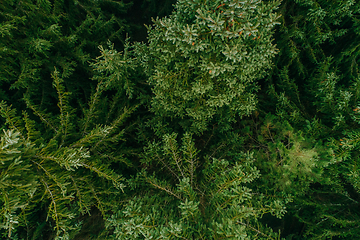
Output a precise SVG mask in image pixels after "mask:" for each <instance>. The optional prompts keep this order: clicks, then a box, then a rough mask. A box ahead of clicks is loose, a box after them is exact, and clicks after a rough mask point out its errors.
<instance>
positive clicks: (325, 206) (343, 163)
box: [259, 0, 360, 239]
mask: <svg viewBox="0 0 360 240" xmlns="http://www.w3.org/2000/svg"><path fill="white" fill-rule="evenodd" d="M359 11H360V5H359V3H358V2H356V1H351V0H350V1H331V2H329V1H328V2H324V1H317V0H306V1H305V0H304V1H283V3H282V5H281V7H280V13H281V15H282V18H281V19H280V20H281V22H282V24H281V25H280V26H279V31H278V34H277V35H276V43H277V46H278V47H279V55H278V56H277V58H276V67H275V68H274V69H273V72H272V74H270V75H269V78H268V79H269V81H268V82H267V83H268V84H269V85H268V86H269V87H268V88H267V90H266V91H267V94H263V95H262V96H263V98H262V101H260V102H261V104H260V105H259V107H260V109H262V110H263V111H269V110H271V111H272V113H273V114H276V115H277V116H278V117H280V118H282V119H284V120H285V119H286V121H288V122H289V124H290V125H291V126H292V127H293V128H294V129H296V130H297V131H299V130H300V131H302V135H303V136H304V137H305V139H306V142H308V143H311V142H313V143H316V145H317V146H318V147H320V148H324V149H326V148H327V149H328V151H330V152H331V151H332V152H333V153H332V157H326V156H322V160H323V161H324V164H325V165H323V166H324V168H323V170H322V175H321V177H320V178H317V179H313V181H311V182H312V184H311V185H310V188H309V189H308V190H306V189H304V191H303V194H302V196H300V195H299V196H298V197H297V198H295V199H294V204H293V205H292V206H291V207H290V208H289V209H290V210H291V211H290V212H291V213H292V214H293V216H296V217H297V218H298V219H299V220H300V221H301V222H302V223H303V224H304V227H303V228H302V229H303V230H302V231H299V232H296V231H291V230H290V231H289V232H288V233H291V234H292V236H294V237H295V236H298V237H299V239H301V238H302V237H303V238H309V239H332V238H334V237H344V238H345V239H354V238H356V237H358V236H359V229H358V225H357V222H358V221H359V219H358V216H359V211H358V202H359V188H358V187H357V182H358V178H357V176H358V175H357V172H358V169H357V167H356V166H357V165H358V160H357V155H358V150H357V140H356V139H357V136H358V122H357V111H358V106H359V104H358V90H357V89H358V85H359V68H358V55H359V54H358V43H357V42H358V38H359V31H358V30H359V29H358V22H359V18H358V13H359ZM264 92H265V91H264ZM327 156H329V155H327ZM326 162H327V163H326ZM300 236H301V237H300Z"/></svg>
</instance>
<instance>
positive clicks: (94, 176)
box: [0, 59, 134, 239]
mask: <svg viewBox="0 0 360 240" xmlns="http://www.w3.org/2000/svg"><path fill="white" fill-rule="evenodd" d="M105 61H106V59H99V60H98V61H97V64H98V65H96V64H95V67H94V70H97V71H99V72H100V73H101V72H102V69H101V68H100V67H99V66H103V65H104V64H105ZM60 75H61V73H59V72H58V71H57V70H56V69H55V71H54V73H53V75H52V77H53V86H54V88H55V89H56V92H57V93H58V108H59V113H58V114H57V115H55V116H51V115H49V114H47V113H46V112H44V111H41V110H40V109H39V107H38V106H36V105H33V104H32V103H31V101H30V100H29V99H27V101H26V103H27V105H28V107H29V108H30V109H32V111H31V113H32V114H35V115H37V116H38V117H39V120H40V121H41V122H42V128H43V129H46V132H47V134H45V135H42V136H41V135H40V133H39V131H38V130H37V125H38V126H40V127H41V125H39V123H38V124H36V123H35V122H34V120H32V119H31V118H30V117H29V114H28V113H27V112H26V111H24V112H23V116H24V118H23V119H21V118H19V117H17V116H16V110H15V109H12V108H11V107H9V106H8V105H6V103H5V102H4V101H3V102H1V104H0V112H1V115H2V116H3V117H4V119H6V124H7V126H8V127H9V128H10V129H11V130H6V131H5V130H4V134H3V136H2V138H1V146H2V148H1V149H2V150H1V151H2V152H1V156H2V157H1V161H2V162H1V163H2V164H1V171H0V172H1V176H2V184H1V191H2V196H3V198H2V200H1V201H2V204H1V205H2V208H1V222H2V223H1V224H2V228H4V229H6V230H7V235H8V237H9V238H10V237H11V236H13V234H12V232H14V231H15V230H16V229H19V226H20V227H24V229H27V230H26V231H24V232H19V236H21V237H24V236H26V235H27V236H31V235H33V236H35V235H36V234H37V230H36V229H35V226H34V225H33V224H34V223H31V222H29V219H30V218H32V217H33V215H34V214H37V211H39V208H40V207H41V206H46V210H45V211H46V214H47V217H46V219H51V221H50V225H52V226H53V228H54V230H55V234H56V238H58V239H69V238H70V237H71V236H73V235H74V234H75V233H76V232H77V231H79V230H80V226H81V224H80V222H79V221H78V220H77V218H78V217H79V215H80V214H87V213H90V209H91V208H92V207H93V206H95V205H96V206H97V208H98V209H99V210H100V211H101V213H102V215H103V216H105V214H106V213H107V212H108V211H109V210H111V206H112V205H111V204H112V203H113V201H114V200H115V196H117V195H119V194H120V193H121V192H122V191H123V188H124V186H125V185H124V182H123V180H124V179H123V177H121V175H119V174H118V173H116V172H114V170H113V169H112V168H111V164H113V163H122V164H125V165H129V166H130V165H131V163H130V162H129V161H128V160H127V159H126V158H125V157H124V154H123V151H124V150H123V149H122V148H121V147H120V144H121V142H122V140H123V136H124V134H125V132H126V130H125V129H123V128H122V129H121V126H122V124H123V123H124V121H125V119H126V118H128V117H129V115H130V113H131V112H132V111H134V107H130V108H126V102H125V103H124V102H122V101H121V99H119V97H114V98H113V100H111V101H109V100H107V99H106V98H103V96H104V93H106V90H108V89H109V88H111V87H113V86H114V85H115V83H112V84H111V83H108V84H107V87H106V88H103V87H102V86H103V85H104V82H99V83H98V87H97V89H96V92H95V93H94V94H93V97H91V101H90V102H89V106H88V108H86V110H85V111H84V112H83V115H82V117H81V118H80V119H79V117H77V116H75V112H76V109H73V108H71V107H70V105H69V97H70V95H71V94H70V93H69V92H66V88H65V86H64V82H63V80H62V79H61V78H59V76H60ZM104 79H105V77H104V78H103V80H104ZM110 80H111V79H110ZM110 80H107V81H108V82H111V81H110ZM116 81H117V82H119V79H117V80H116ZM116 85H119V86H121V83H116ZM108 95H109V94H108ZM124 105H125V106H124ZM99 106H102V107H103V108H105V109H108V118H107V119H100V120H101V121H99V118H97V117H96V115H97V113H96V112H95V109H98V108H99ZM81 119H82V120H81ZM106 122H108V125H104V123H106ZM25 176H26V177H25ZM40 213H41V211H40ZM38 221H39V223H41V221H45V219H39V220H38ZM24 234H26V235H24Z"/></svg>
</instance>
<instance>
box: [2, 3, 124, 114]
mask: <svg viewBox="0 0 360 240" xmlns="http://www.w3.org/2000/svg"><path fill="white" fill-rule="evenodd" d="M127 7H128V6H127V4H124V3H123V2H122V1H108V0H104V1H75V0H69V1H62V0H54V1H48V0H44V1H34V0H25V1H18V0H14V1H7V0H3V1H1V2H0V23H1V25H0V49H1V50H0V56H1V59H2V60H1V61H2V64H0V86H1V89H2V90H1V92H0V98H1V99H3V100H7V101H11V102H12V104H13V106H14V107H16V108H18V109H19V110H20V109H24V108H25V107H24V104H23V102H21V101H19V100H20V99H21V98H22V96H23V94H24V93H25V94H27V95H29V96H31V97H32V99H33V101H34V103H36V104H37V105H39V107H40V108H41V109H48V110H50V111H51V110H56V108H54V104H55V103H56V95H57V94H56V92H54V91H53V89H52V87H51V83H52V81H51V79H50V75H51V73H52V72H53V70H54V67H55V68H56V69H57V70H58V71H59V72H61V75H60V76H59V77H60V78H61V79H63V81H64V85H65V86H66V87H67V88H68V89H69V91H70V92H72V94H73V95H74V97H78V98H79V100H80V99H81V100H82V103H86V102H87V101H88V97H89V96H90V88H91V85H92V84H91V82H90V81H89V79H90V78H91V76H92V70H91V68H89V66H88V64H87V62H88V61H90V60H91V59H93V58H95V57H96V56H97V55H98V51H97V47H98V46H99V45H101V44H106V42H107V41H108V40H111V41H114V42H116V43H117V44H121V42H122V41H123V36H122V35H121V34H122V31H123V29H124V27H125V24H124V23H123V22H124V21H123V20H121V19H119V18H115V14H117V15H119V14H121V13H124V12H125V11H126V9H127ZM84 95H85V96H84Z"/></svg>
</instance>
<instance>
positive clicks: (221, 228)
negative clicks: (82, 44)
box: [108, 133, 285, 239]
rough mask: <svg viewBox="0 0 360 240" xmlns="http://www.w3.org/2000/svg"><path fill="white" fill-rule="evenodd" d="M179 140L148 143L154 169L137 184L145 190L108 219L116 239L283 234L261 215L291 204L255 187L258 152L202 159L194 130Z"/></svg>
mask: <svg viewBox="0 0 360 240" xmlns="http://www.w3.org/2000/svg"><path fill="white" fill-rule="evenodd" d="M176 138H177V134H171V135H165V136H164V138H163V141H162V143H159V142H153V143H150V144H149V145H148V147H146V149H145V151H144V156H143V159H142V162H143V164H146V166H148V167H147V168H148V170H147V171H142V172H140V173H139V174H138V176H137V178H136V179H134V180H132V182H131V183H132V185H133V187H136V188H139V190H140V192H141V193H142V194H141V195H138V194H137V196H136V197H134V198H132V199H131V200H129V201H128V203H126V204H125V206H124V208H122V209H121V210H120V211H118V213H117V214H115V215H113V216H112V218H110V219H109V220H108V227H111V228H113V229H114V235H115V236H114V237H115V238H116V239H139V238H145V239H150V238H155V239H222V238H226V239H277V238H278V234H275V233H273V232H272V231H271V229H270V228H266V227H264V226H262V225H261V224H260V223H259V221H258V219H259V218H261V217H262V216H263V214H265V213H271V214H273V215H274V216H277V217H281V216H283V214H284V213H285V208H284V205H283V203H282V202H280V201H273V200H272V199H269V198H268V197H266V196H265V195H263V194H261V193H259V192H253V191H252V190H251V188H249V186H250V185H249V184H250V183H251V182H252V181H254V180H255V179H256V178H258V177H259V176H260V174H259V171H258V170H257V169H256V167H254V166H252V163H253V161H254V158H253V154H250V153H238V154H237V156H234V157H235V158H236V159H234V162H235V164H230V163H229V161H226V160H225V159H215V158H211V157H209V156H207V157H206V158H205V159H202V158H200V157H199V156H198V154H199V151H198V150H197V149H196V148H195V144H194V142H193V139H192V136H191V134H189V133H186V134H184V136H183V137H182V139H181V140H182V144H181V146H179V145H178V143H177V140H176ZM156 169H159V170H156ZM151 172H152V173H151ZM149 187H150V189H149ZM139 190H138V191H139ZM150 206H151V207H150Z"/></svg>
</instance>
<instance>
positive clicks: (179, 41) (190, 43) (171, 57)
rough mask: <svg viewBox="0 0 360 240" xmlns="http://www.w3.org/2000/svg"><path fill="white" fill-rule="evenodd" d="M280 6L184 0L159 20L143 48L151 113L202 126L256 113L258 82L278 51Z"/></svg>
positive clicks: (201, 128)
mask: <svg viewBox="0 0 360 240" xmlns="http://www.w3.org/2000/svg"><path fill="white" fill-rule="evenodd" d="M277 5H278V3H277V2H274V3H271V4H265V3H263V2H261V1H256V2H255V1H228V2H225V3H223V2H222V1H212V2H209V3H206V4H205V3H204V2H203V1H187V0H184V1H178V3H177V5H176V6H175V10H174V12H173V14H172V15H170V16H169V17H165V18H163V19H156V20H155V21H154V26H153V27H149V44H148V46H144V45H140V46H139V47H138V50H137V51H138V55H139V58H142V64H143V65H144V66H145V71H146V73H147V75H148V76H149V78H148V82H149V84H150V85H151V86H152V92H153V97H152V100H151V109H152V111H153V112H155V113H156V115H158V116H160V117H171V118H174V117H177V118H183V119H184V121H183V123H182V124H183V125H184V129H185V130H189V129H192V131H198V132H203V131H204V130H206V128H207V126H208V123H209V121H210V120H211V119H212V118H213V117H214V116H220V117H219V118H220V119H222V121H224V122H225V123H226V122H232V121H234V118H235V116H236V115H240V116H244V115H249V114H250V113H251V112H252V111H253V110H254V109H255V104H256V98H255V94H254V93H255V92H256V91H257V89H258V88H257V86H256V85H255V81H256V80H258V79H260V78H262V77H264V76H265V75H266V73H267V72H266V71H267V70H268V69H269V68H270V66H271V59H272V57H273V56H274V55H275V53H276V52H277V51H276V48H275V46H274V45H273V44H272V28H273V27H274V26H275V25H276V24H278V22H276V19H277V18H278V15H277V14H275V13H274V10H275V9H276V7H277ZM238 66H241V67H238ZM225 123H224V124H225Z"/></svg>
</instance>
